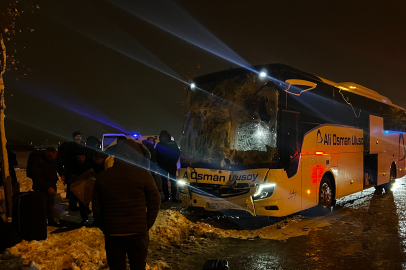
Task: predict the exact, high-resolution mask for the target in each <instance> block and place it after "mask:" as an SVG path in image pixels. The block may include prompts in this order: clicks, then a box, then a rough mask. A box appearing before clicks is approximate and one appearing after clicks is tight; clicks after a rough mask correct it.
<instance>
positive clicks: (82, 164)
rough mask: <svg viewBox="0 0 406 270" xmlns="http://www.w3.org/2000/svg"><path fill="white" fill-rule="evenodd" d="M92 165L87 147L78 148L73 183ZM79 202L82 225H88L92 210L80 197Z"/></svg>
mask: <svg viewBox="0 0 406 270" xmlns="http://www.w3.org/2000/svg"><path fill="white" fill-rule="evenodd" d="M92 166H93V162H92V160H91V159H89V157H87V156H86V149H85V148H84V147H80V148H78V150H77V152H76V163H74V176H75V178H74V180H72V183H73V182H75V181H76V179H77V178H78V177H79V176H81V175H82V174H84V173H85V172H87V171H88V170H90V169H92ZM73 196H75V195H73ZM75 197H76V196H75ZM76 198H77V197H76ZM78 203H79V211H80V217H81V218H82V221H81V222H80V225H81V226H86V225H88V219H89V216H88V215H89V214H90V213H91V211H90V209H89V205H86V204H84V203H83V202H81V201H80V200H79V199H78Z"/></svg>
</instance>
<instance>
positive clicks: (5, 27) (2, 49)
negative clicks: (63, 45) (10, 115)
mask: <svg viewBox="0 0 406 270" xmlns="http://www.w3.org/2000/svg"><path fill="white" fill-rule="evenodd" d="M21 1H24V0H1V1H0V161H1V176H2V179H3V186H0V216H1V217H2V218H3V219H5V218H6V217H8V218H11V215H12V195H13V194H12V186H11V178H10V173H9V170H8V168H9V164H8V156H7V149H6V143H7V139H6V133H5V126H4V118H5V114H4V110H5V109H6V105H5V100H4V93H5V86H4V74H5V73H6V71H7V70H9V69H10V66H14V65H15V64H16V62H17V63H18V61H16V60H15V56H16V54H15V52H16V49H15V48H13V49H12V51H11V52H10V53H9V52H8V51H7V50H6V44H13V43H12V42H13V38H14V37H15V35H16V34H17V33H20V32H21V29H17V28H18V27H17V25H18V21H19V19H20V15H21V14H20V11H19V10H18V7H19V6H24V7H25V9H24V11H26V12H27V11H31V12H33V10H34V8H35V7H34V6H33V5H32V2H31V3H30V4H26V3H21ZM36 7H37V8H39V7H38V6H36ZM24 11H22V13H23V12H24ZM14 44H15V43H14ZM15 69H16V68H15Z"/></svg>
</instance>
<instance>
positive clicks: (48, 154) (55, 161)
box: [32, 147, 65, 226]
mask: <svg viewBox="0 0 406 270" xmlns="http://www.w3.org/2000/svg"><path fill="white" fill-rule="evenodd" d="M57 173H58V174H59V175H60V176H61V179H62V181H63V180H64V179H65V176H64V173H63V167H62V162H61V159H60V157H59V155H58V151H56V149H55V148H52V147H49V148H47V149H46V150H45V151H43V152H42V153H41V154H39V155H37V156H36V157H35V158H34V160H33V164H32V174H33V175H32V183H33V184H32V189H33V190H35V191H40V192H42V193H44V194H45V196H46V200H47V201H46V212H47V218H48V226H59V224H58V223H57V222H56V221H55V220H54V204H55V194H56V182H58V175H57Z"/></svg>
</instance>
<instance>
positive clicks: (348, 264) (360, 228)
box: [174, 178, 406, 270]
mask: <svg viewBox="0 0 406 270" xmlns="http://www.w3.org/2000/svg"><path fill="white" fill-rule="evenodd" d="M374 191H375V189H374V188H370V189H367V190H364V191H362V192H358V193H356V194H353V195H350V196H347V197H345V198H342V199H339V200H338V201H337V206H336V207H335V209H334V210H333V212H332V213H331V214H328V215H326V216H324V217H311V216H303V217H302V218H301V220H299V221H298V227H297V228H300V229H301V230H304V231H309V234H308V235H302V236H296V237H288V238H287V239H285V240H267V239H259V238H253V239H248V240H243V239H232V238H220V239H211V240H209V242H208V243H207V244H208V246H210V248H208V250H207V252H205V253H204V254H196V255H192V256H189V257H187V260H188V261H195V263H187V262H186V264H184V268H178V267H176V265H174V269H199V268H197V267H199V265H200V266H201V265H202V263H203V262H204V261H205V260H206V259H214V258H222V259H226V260H228V261H229V263H230V269H238V270H245V269H247V270H248V269H249V270H253V269H337V270H338V269H388V270H389V269H403V267H404V266H405V262H406V260H405V248H406V226H405V225H406V215H405V214H406V201H405V199H404V198H405V197H406V196H405V195H406V179H405V178H402V179H398V180H397V181H396V184H395V188H394V189H393V192H385V193H384V194H382V195H374ZM218 219H221V220H222V221H223V223H224V222H225V223H226V222H227V218H225V217H223V218H218ZM309 220H310V221H312V222H314V225H313V223H310V225H307V224H306V225H305V226H300V225H301V224H302V223H304V222H305V221H309ZM278 221H279V222H280V220H278ZM270 222H272V219H271V221H270ZM232 223H235V220H234V221H233V222H232ZM317 223H325V224H326V225H325V226H324V227H318V226H317ZM213 224H214V223H213ZM214 226H216V225H215V224H214ZM221 226H222V227H224V226H226V225H224V224H222V225H221ZM287 228H289V226H287ZM244 229H247V228H242V230H244ZM256 229H257V228H256ZM284 230H285V228H281V229H280V230H279V231H284ZM187 266H188V267H187Z"/></svg>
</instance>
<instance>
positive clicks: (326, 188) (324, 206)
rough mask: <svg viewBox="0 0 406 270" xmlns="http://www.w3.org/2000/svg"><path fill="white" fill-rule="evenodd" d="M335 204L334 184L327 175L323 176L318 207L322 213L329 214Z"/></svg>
mask: <svg viewBox="0 0 406 270" xmlns="http://www.w3.org/2000/svg"><path fill="white" fill-rule="evenodd" d="M333 204H334V198H333V186H332V184H331V182H330V179H329V178H328V177H326V176H323V178H322V179H321V182H320V190H319V205H318V208H319V210H320V212H321V213H322V214H328V213H330V212H331V207H332V206H333Z"/></svg>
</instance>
